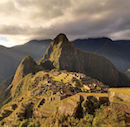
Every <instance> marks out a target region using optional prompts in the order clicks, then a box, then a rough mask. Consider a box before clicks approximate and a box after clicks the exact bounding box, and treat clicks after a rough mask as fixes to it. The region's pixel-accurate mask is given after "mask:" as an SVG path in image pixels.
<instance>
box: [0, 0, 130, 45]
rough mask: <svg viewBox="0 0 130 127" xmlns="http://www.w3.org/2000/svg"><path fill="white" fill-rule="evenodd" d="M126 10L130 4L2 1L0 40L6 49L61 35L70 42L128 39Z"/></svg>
mask: <svg viewBox="0 0 130 127" xmlns="http://www.w3.org/2000/svg"><path fill="white" fill-rule="evenodd" d="M129 8H130V1H129V0H125V1H122V0H46V1H43V0H12V1H10V0H1V1H0V17H1V18H0V36H5V37H7V38H8V40H9V42H8V44H9V46H12V45H17V44H22V43H25V42H26V41H29V40H31V39H45V38H54V37H55V36H56V34H58V33H60V32H63V33H66V34H67V35H68V36H69V38H70V39H75V38H87V37H98V36H108V37H111V38H113V39H130V36H129V35H130V17H129V15H130V10H129ZM3 45H4V43H3Z"/></svg>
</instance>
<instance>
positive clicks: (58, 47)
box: [0, 33, 130, 127]
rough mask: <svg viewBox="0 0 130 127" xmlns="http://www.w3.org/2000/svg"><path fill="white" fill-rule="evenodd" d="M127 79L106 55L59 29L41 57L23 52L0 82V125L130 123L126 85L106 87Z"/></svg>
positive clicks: (102, 126)
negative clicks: (86, 48) (2, 83)
mask: <svg viewBox="0 0 130 127" xmlns="http://www.w3.org/2000/svg"><path fill="white" fill-rule="evenodd" d="M11 81H12V77H11V79H10V80H9V81H8V83H10V82H11ZM6 82H7V81H6ZM127 83H128V78H127V77H126V76H125V74H123V73H121V72H119V71H118V70H117V69H116V68H115V66H114V65H113V64H112V63H111V62H110V61H109V60H108V59H106V58H105V57H103V56H99V55H96V54H94V53H91V52H85V51H82V50H80V49H78V48H76V47H75V46H74V45H73V43H72V42H70V41H69V40H68V38H67V37H66V35H65V34H63V33H61V34H59V35H58V36H57V37H56V38H54V40H53V41H52V42H51V44H50V46H49V47H48V49H47V50H46V52H45V54H44V56H43V57H42V58H41V59H40V60H39V61H37V62H35V61H34V60H33V58H32V57H31V56H26V57H25V58H24V59H23V60H22V61H21V63H20V64H19V66H18V68H17V70H16V73H15V75H14V77H13V81H12V82H11V83H10V85H8V87H7V88H6V89H5V87H3V88H2V87H0V90H1V94H0V95H1V96H0V127H126V126H127V125H128V126H129V125H130V121H129V113H130V100H129V98H130V89H129V88H110V87H119V86H124V85H128V84H127ZM3 89H5V92H3V93H2V90H3Z"/></svg>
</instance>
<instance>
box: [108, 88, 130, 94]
mask: <svg viewBox="0 0 130 127" xmlns="http://www.w3.org/2000/svg"><path fill="white" fill-rule="evenodd" d="M109 91H111V92H116V93H123V94H127V95H130V88H111V89H109Z"/></svg>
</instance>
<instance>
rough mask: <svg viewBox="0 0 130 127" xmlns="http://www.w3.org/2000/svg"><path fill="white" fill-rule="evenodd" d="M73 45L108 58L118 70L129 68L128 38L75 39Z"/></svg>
mask: <svg viewBox="0 0 130 127" xmlns="http://www.w3.org/2000/svg"><path fill="white" fill-rule="evenodd" d="M73 43H74V45H75V46H76V47H78V48H80V49H82V50H85V51H90V52H94V53H96V54H99V55H103V56H105V57H106V58H108V59H109V60H110V61H111V62H112V63H113V64H114V65H115V66H116V67H117V68H118V69H119V70H120V71H123V72H125V71H126V70H127V69H129V68H130V59H129V58H130V40H115V41H114V40H111V39H109V38H106V37H102V38H88V39H77V40H75V41H73Z"/></svg>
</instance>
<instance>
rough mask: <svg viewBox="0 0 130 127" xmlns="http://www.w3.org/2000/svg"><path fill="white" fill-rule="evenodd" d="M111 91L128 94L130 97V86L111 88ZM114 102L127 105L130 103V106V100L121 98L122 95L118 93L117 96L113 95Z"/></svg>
mask: <svg viewBox="0 0 130 127" xmlns="http://www.w3.org/2000/svg"><path fill="white" fill-rule="evenodd" d="M109 91H110V92H115V93H118V94H120V93H121V94H124V95H126V96H128V97H129V98H130V88H111V89H109ZM112 102H115V103H120V104H125V105H128V106H130V102H128V100H127V101H125V100H124V99H121V98H120V97H118V95H116V96H115V97H113V100H112Z"/></svg>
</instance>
